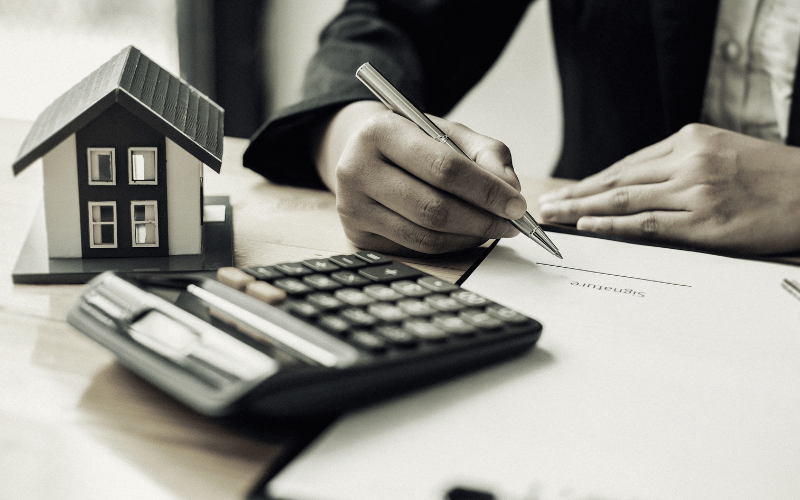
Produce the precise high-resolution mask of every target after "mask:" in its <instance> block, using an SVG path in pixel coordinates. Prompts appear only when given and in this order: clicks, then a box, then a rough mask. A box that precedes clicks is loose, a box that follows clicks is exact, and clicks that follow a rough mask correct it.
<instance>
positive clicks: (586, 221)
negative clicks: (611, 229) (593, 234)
mask: <svg viewBox="0 0 800 500" xmlns="http://www.w3.org/2000/svg"><path fill="white" fill-rule="evenodd" d="M599 222H600V220H599V219H598V218H597V217H581V218H580V219H578V223H577V224H575V227H576V228H578V230H579V231H594V230H595V229H597V226H598V223H599Z"/></svg>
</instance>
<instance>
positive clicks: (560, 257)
mask: <svg viewBox="0 0 800 500" xmlns="http://www.w3.org/2000/svg"><path fill="white" fill-rule="evenodd" d="M556 257H558V258H559V259H561V260H564V257H562V256H561V252H559V251H558V250H556Z"/></svg>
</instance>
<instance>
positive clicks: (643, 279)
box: [537, 262, 692, 288]
mask: <svg viewBox="0 0 800 500" xmlns="http://www.w3.org/2000/svg"><path fill="white" fill-rule="evenodd" d="M537 264H539V265H540V266H550V267H560V268H561V269H571V270H573V271H581V272H584V273H594V274H604V275H606V276H615V277H617V278H628V279H632V280H640V281H650V282H652V283H661V284H662V285H673V286H685V287H687V288H692V285H682V284H680V283H670V282H669V281H658V280H649V279H647V278H637V277H636V276H625V275H624V274H611V273H601V272H600V271H589V270H588V269H578V268H576V267H567V266H557V265H555V264H545V263H544V262H537Z"/></svg>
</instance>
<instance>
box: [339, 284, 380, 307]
mask: <svg viewBox="0 0 800 500" xmlns="http://www.w3.org/2000/svg"><path fill="white" fill-rule="evenodd" d="M333 296H334V297H336V298H337V299H339V300H341V301H342V302H344V303H346V304H350V305H351V306H365V305H367V304H372V303H373V302H375V299H373V298H372V297H370V296H369V295H367V294H366V293H364V292H362V291H361V290H357V289H355V288H342V289H341V290H336V292H334V294H333Z"/></svg>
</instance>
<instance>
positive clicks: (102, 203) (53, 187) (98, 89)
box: [13, 47, 224, 259]
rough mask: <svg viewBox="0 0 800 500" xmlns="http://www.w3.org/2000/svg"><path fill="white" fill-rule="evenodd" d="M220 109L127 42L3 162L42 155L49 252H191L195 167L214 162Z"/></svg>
mask: <svg viewBox="0 0 800 500" xmlns="http://www.w3.org/2000/svg"><path fill="white" fill-rule="evenodd" d="M223 113H224V112H223V110H222V108H220V107H219V106H218V105H216V104H215V103H214V102H213V101H211V100H210V99H209V98H208V97H206V96H205V95H203V94H201V93H200V92H198V91H197V90H196V89H194V88H192V87H191V86H190V85H189V84H188V83H186V82H185V81H183V80H181V79H180V78H177V77H175V76H173V75H171V74H170V73H168V72H167V71H165V70H164V69H162V68H161V67H159V66H158V65H157V64H155V63H154V62H153V61H151V60H150V59H148V58H147V57H146V56H145V55H144V54H142V53H141V52H140V51H139V50H138V49H136V48H135V47H128V48H126V49H125V50H123V51H122V52H120V53H119V54H118V55H117V56H115V57H114V58H113V59H111V60H110V61H108V62H107V63H105V64H104V65H102V66H101V67H100V68H98V69H97V70H96V71H94V72H93V73H92V74H90V75H89V76H87V77H86V78H85V79H84V80H83V81H81V82H80V83H78V84H77V85H75V86H74V87H73V88H71V89H70V90H69V91H67V92H66V93H65V94H63V95H62V96H61V97H59V98H58V99H57V100H56V101H55V102H53V103H52V104H51V105H50V106H49V107H48V108H47V109H45V110H44V111H43V112H42V114H41V115H39V117H38V118H37V119H36V121H35V123H34V124H33V126H32V127H31V130H30V132H29V133H28V136H27V138H26V139H25V142H24V143H23V145H22V147H21V148H20V152H19V154H18V156H17V159H16V160H15V162H14V166H13V168H14V173H15V174H16V173H19V172H21V171H22V170H24V169H25V168H27V167H28V166H29V165H31V164H32V163H33V162H34V161H36V160H38V159H39V158H41V159H42V163H43V177H44V212H45V223H46V231H47V249H48V255H49V257H50V258H51V259H52V258H81V259H93V258H107V257H166V256H173V255H187V254H189V255H191V254H199V253H201V252H202V245H203V237H202V223H203V221H202V216H203V165H204V164H205V165H208V166H209V167H210V168H212V169H213V170H215V171H217V172H219V170H220V167H221V164H222V138H223Z"/></svg>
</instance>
